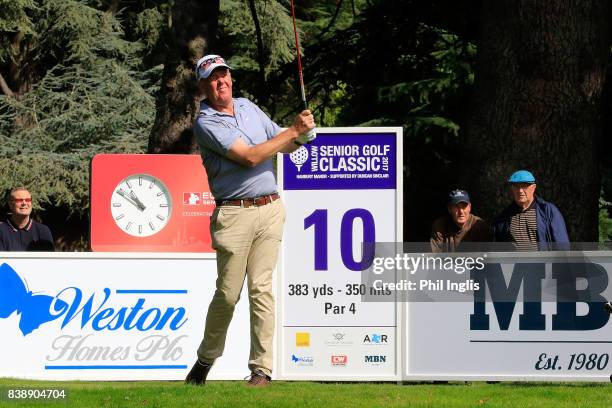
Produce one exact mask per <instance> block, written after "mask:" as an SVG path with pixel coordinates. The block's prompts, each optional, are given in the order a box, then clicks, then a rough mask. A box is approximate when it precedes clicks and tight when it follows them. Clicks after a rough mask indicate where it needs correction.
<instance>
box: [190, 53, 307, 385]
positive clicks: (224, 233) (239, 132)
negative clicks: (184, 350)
mask: <svg viewBox="0 0 612 408" xmlns="http://www.w3.org/2000/svg"><path fill="white" fill-rule="evenodd" d="M196 77H197V80H198V91H199V92H200V94H201V95H203V96H204V97H205V99H204V100H203V101H202V102H201V104H200V113H199V116H198V118H197V120H196V122H195V124H194V133H195V137H196V139H197V141H198V144H199V145H200V151H201V154H202V161H203V163H204V167H205V168H206V173H207V174H208V183H209V185H210V188H211V190H212V193H213V195H214V196H215V201H216V203H217V207H216V208H215V210H214V212H213V214H212V216H211V219H210V232H211V236H212V246H213V248H214V249H215V250H216V251H217V283H216V291H215V295H214V297H213V299H212V302H211V303H210V307H209V308H208V315H207V316H206V328H205V331H204V339H203V340H202V343H201V344H200V347H199V348H198V359H197V361H196V362H195V364H194V366H193V368H192V369H191V371H190V372H189V374H188V375H187V378H186V379H185V382H186V383H189V384H198V385H203V384H204V383H205V381H206V376H207V375H208V372H209V371H210V368H211V367H212V364H213V362H214V361H215V359H216V358H217V357H220V356H221V355H222V354H223V348H224V347H225V337H226V334H227V328H228V326H229V323H230V321H231V319H232V314H233V312H234V307H235V305H236V302H238V298H239V297H240V292H241V290H242V286H243V283H244V279H245V277H246V281H247V288H248V293H249V306H250V319H251V351H250V356H249V369H250V370H251V375H250V378H249V381H248V385H249V386H255V387H261V386H267V385H268V384H269V383H270V380H271V379H270V375H271V373H272V338H273V335H274V298H273V297H272V271H273V270H274V268H275V266H276V260H277V256H278V249H279V245H280V242H281V239H282V234H283V223H284V221H285V210H284V207H283V204H282V202H281V200H280V199H279V195H278V193H277V187H276V180H275V178H274V173H273V171H272V160H271V159H272V157H274V156H275V155H276V153H278V152H282V153H291V152H293V151H294V150H296V149H298V148H299V147H300V146H301V145H303V144H306V143H308V142H311V141H312V140H314V139H315V138H316V134H315V132H314V130H313V129H314V127H315V123H314V118H313V116H312V113H311V112H310V111H309V110H304V111H302V112H301V113H300V114H298V115H297V116H296V117H295V119H294V121H293V124H292V125H291V126H290V127H289V128H288V129H287V130H284V131H282V130H281V129H280V128H279V127H278V125H277V124H276V123H274V122H273V121H272V120H271V119H270V118H269V117H268V116H267V115H266V114H265V113H264V112H263V111H262V110H261V109H259V108H258V107H257V106H256V105H255V104H254V103H253V102H251V101H249V100H247V99H245V98H233V97H232V75H231V68H230V67H229V66H228V65H227V63H226V62H225V60H224V59H223V58H222V57H220V56H219V55H207V56H205V57H203V58H201V59H200V60H199V61H198V63H197V65H196Z"/></svg>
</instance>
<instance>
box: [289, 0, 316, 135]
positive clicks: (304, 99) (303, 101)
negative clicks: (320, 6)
mask: <svg viewBox="0 0 612 408" xmlns="http://www.w3.org/2000/svg"><path fill="white" fill-rule="evenodd" d="M291 17H292V18H293V33H294V34H295V50H296V52H297V65H298V74H299V77H300V91H301V93H302V103H303V104H304V109H306V110H307V109H308V102H307V101H306V91H305V89H304V75H303V74H302V57H301V55H300V39H299V36H298V32H297V24H296V22H295V5H294V4H293V0H291ZM315 132H316V131H315V130H314V129H311V130H309V131H308V134H315ZM308 143H310V142H308Z"/></svg>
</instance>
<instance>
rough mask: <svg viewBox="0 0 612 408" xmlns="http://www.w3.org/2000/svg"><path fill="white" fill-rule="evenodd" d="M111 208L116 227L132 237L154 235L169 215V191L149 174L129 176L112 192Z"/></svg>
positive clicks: (166, 222) (162, 226) (170, 204)
mask: <svg viewBox="0 0 612 408" xmlns="http://www.w3.org/2000/svg"><path fill="white" fill-rule="evenodd" d="M110 205H111V214H112V216H113V219H114V220H115V223H116V224H117V226H118V227H119V228H120V229H121V230H122V231H123V232H125V233H126V234H129V235H132V236H134V237H149V236H151V235H154V234H157V233H158V232H160V231H161V230H162V229H164V227H165V226H166V225H167V224H168V220H169V219H170V215H171V214H172V198H171V195H170V192H169V191H168V188H167V187H166V186H165V184H164V183H163V182H162V181H161V180H160V179H158V178H156V177H153V176H150V175H148V174H132V175H130V176H127V177H126V178H124V179H123V180H121V182H120V183H119V184H117V187H115V190H114V191H113V194H112V196H111V203H110Z"/></svg>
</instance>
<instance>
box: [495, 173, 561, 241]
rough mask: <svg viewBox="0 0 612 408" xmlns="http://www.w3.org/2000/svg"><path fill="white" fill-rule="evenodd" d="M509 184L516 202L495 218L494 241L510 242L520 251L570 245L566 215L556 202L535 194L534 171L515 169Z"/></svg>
mask: <svg viewBox="0 0 612 408" xmlns="http://www.w3.org/2000/svg"><path fill="white" fill-rule="evenodd" d="M508 183H509V185H510V192H511V193H512V197H513V199H514V202H513V203H512V204H510V206H508V207H507V208H506V209H505V210H504V211H503V212H502V213H501V214H499V215H498V216H497V217H496V218H495V221H494V222H493V240H494V241H496V242H511V243H512V244H513V245H514V247H515V248H516V249H518V250H519V251H537V250H552V249H559V247H560V246H559V244H569V237H568V235H567V229H566V227H565V220H564V219H563V215H561V212H560V211H559V209H558V208H557V207H556V206H555V205H554V204H553V203H549V202H548V201H544V200H543V199H542V198H540V197H539V196H536V195H535V191H536V180H535V177H534V176H533V174H531V172H529V171H527V170H519V171H516V172H514V173H513V174H512V175H511V176H510V178H509V179H508ZM561 248H562V249H565V248H567V246H566V245H562V246H561Z"/></svg>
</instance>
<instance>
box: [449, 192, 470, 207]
mask: <svg viewBox="0 0 612 408" xmlns="http://www.w3.org/2000/svg"><path fill="white" fill-rule="evenodd" d="M469 202H470V195H469V194H468V193H467V191H465V190H453V191H451V192H450V193H448V203H449V204H458V203H469Z"/></svg>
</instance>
